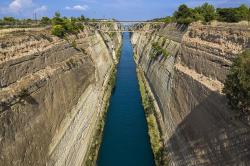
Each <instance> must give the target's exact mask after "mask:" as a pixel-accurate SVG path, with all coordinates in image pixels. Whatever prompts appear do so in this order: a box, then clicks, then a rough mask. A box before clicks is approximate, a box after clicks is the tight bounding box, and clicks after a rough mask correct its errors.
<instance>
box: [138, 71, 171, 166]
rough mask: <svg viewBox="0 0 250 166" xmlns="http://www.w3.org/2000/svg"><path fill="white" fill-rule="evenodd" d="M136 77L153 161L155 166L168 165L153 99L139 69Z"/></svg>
mask: <svg viewBox="0 0 250 166" xmlns="http://www.w3.org/2000/svg"><path fill="white" fill-rule="evenodd" d="M137 77H138V82H139V87H140V92H141V98H142V104H143V107H144V111H145V114H146V120H147V123H148V134H149V137H150V143H151V147H152V150H153V153H154V158H155V163H156V165H157V166H166V165H168V160H167V159H166V157H164V156H165V153H164V149H163V141H162V139H161V134H160V131H159V128H158V123H157V120H156V116H155V107H154V104H153V99H152V97H151V96H150V93H149V91H148V89H147V87H146V83H145V79H144V77H143V73H142V72H141V71H140V70H139V69H138V70H137Z"/></svg>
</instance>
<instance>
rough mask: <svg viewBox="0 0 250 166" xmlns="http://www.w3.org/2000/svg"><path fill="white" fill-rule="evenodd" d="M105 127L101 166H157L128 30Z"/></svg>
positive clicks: (99, 164) (98, 162) (124, 35)
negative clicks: (155, 165)
mask: <svg viewBox="0 0 250 166" xmlns="http://www.w3.org/2000/svg"><path fill="white" fill-rule="evenodd" d="M117 70H118V71H117V80H116V87H115V90H114V92H113V94H112V97H111V101H110V106H109V111H108V114H107V118H106V124H105V127H104V135H103V140H102V145H101V148H100V152H99V158H98V161H97V165H98V166H154V159H153V153H152V150H151V147H150V142H149V137H148V134H147V122H146V118H145V114H144V110H143V107H142V102H141V96H140V91H139V85H138V80H137V76H136V65H135V62H134V59H133V50H132V45H131V43H130V37H129V33H124V34H123V47H122V52H121V60H120V63H119V64H118V68H117Z"/></svg>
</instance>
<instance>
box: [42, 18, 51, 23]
mask: <svg viewBox="0 0 250 166" xmlns="http://www.w3.org/2000/svg"><path fill="white" fill-rule="evenodd" d="M41 24H43V25H48V24H50V19H49V17H42V19H41Z"/></svg>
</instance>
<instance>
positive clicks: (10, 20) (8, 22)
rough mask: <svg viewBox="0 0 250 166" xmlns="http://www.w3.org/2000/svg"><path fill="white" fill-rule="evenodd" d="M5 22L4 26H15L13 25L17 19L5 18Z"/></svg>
mask: <svg viewBox="0 0 250 166" xmlns="http://www.w3.org/2000/svg"><path fill="white" fill-rule="evenodd" d="M3 22H4V24H9V25H13V24H15V22H16V19H15V18H13V17H4V18H3Z"/></svg>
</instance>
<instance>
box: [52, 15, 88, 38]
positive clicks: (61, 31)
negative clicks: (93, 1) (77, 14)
mask: <svg viewBox="0 0 250 166" xmlns="http://www.w3.org/2000/svg"><path fill="white" fill-rule="evenodd" d="M77 20H78V19H77V18H71V19H68V18H67V17H63V18H62V17H61V14H60V13H59V12H56V13H55V16H54V17H53V18H52V20H51V22H52V29H51V32H52V34H53V35H55V36H58V37H64V36H65V34H66V33H68V34H76V33H77V32H79V31H80V30H82V29H83V28H84V27H83V25H82V24H81V23H80V22H77Z"/></svg>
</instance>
